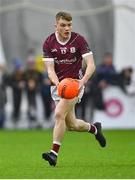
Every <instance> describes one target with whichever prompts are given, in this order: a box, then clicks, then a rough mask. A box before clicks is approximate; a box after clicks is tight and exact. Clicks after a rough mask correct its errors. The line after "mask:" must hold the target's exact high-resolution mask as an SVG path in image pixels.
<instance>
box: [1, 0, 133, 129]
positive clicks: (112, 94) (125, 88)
mask: <svg viewBox="0 0 135 180" xmlns="http://www.w3.org/2000/svg"><path fill="white" fill-rule="evenodd" d="M61 10H66V11H69V12H71V14H72V15H73V31H76V32H78V33H80V34H82V35H84V37H85V38H86V39H87V41H88V43H89V45H90V47H91V49H92V51H93V53H94V59H95V63H96V66H97V69H96V72H95V74H94V76H93V78H92V79H91V80H90V81H89V82H88V84H87V86H86V89H85V94H84V97H83V99H82V102H81V103H80V104H78V105H77V108H76V113H77V117H80V118H84V119H85V120H86V121H87V122H94V121H100V122H102V123H103V127H104V128H106V129H112V128H114V129H120V128H124V129H125V128H135V73H134V71H135V1H134V0H128V1H127V0H83V1H82V0H72V1H66V0H57V1H56V0H0V128H11V129H12V128H52V127H53V125H54V118H53V111H54V108H55V106H54V103H53V101H52V99H51V97H50V91H49V87H50V81H49V79H48V76H47V74H46V71H45V67H44V64H43V62H42V44H43V42H44V40H45V39H46V37H47V36H48V35H49V34H50V33H53V32H54V23H55V14H56V13H57V12H58V11H61Z"/></svg>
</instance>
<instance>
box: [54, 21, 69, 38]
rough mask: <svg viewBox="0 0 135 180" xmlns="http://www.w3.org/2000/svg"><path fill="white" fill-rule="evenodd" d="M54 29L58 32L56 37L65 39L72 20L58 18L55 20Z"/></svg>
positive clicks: (67, 36)
mask: <svg viewBox="0 0 135 180" xmlns="http://www.w3.org/2000/svg"><path fill="white" fill-rule="evenodd" d="M56 31H57V32H58V37H59V39H60V40H61V41H66V40H67V39H68V38H69V37H70V34H71V31H72V21H67V20H64V19H59V20H58V21H57V22H56Z"/></svg>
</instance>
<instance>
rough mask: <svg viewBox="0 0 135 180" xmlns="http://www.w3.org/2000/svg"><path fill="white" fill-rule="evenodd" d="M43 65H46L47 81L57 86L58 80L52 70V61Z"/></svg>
mask: <svg viewBox="0 0 135 180" xmlns="http://www.w3.org/2000/svg"><path fill="white" fill-rule="evenodd" d="M45 64H46V68H47V72H48V76H49V79H50V80H51V82H52V83H53V84H54V85H56V86H57V85H58V84H59V79H58V77H57V75H56V73H55V70H54V61H46V62H45Z"/></svg>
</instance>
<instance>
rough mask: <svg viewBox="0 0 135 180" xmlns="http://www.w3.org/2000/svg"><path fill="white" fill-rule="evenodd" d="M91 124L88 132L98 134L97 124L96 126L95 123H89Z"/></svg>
mask: <svg viewBox="0 0 135 180" xmlns="http://www.w3.org/2000/svg"><path fill="white" fill-rule="evenodd" d="M89 125H90V126H89V130H88V132H90V133H92V134H95V135H96V134H97V128H96V126H94V125H93V124H89Z"/></svg>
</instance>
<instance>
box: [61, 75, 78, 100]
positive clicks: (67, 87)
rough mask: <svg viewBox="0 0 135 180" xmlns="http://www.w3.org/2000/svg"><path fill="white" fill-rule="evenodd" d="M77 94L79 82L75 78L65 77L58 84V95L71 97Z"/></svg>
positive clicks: (66, 97)
mask: <svg viewBox="0 0 135 180" xmlns="http://www.w3.org/2000/svg"><path fill="white" fill-rule="evenodd" d="M78 94H79V82H78V81H77V80H76V79H72V78H65V79H63V80H62V81H61V82H60V83H59V85H58V95H59V96H60V97H62V98H65V99H73V98H74V97H76V96H78Z"/></svg>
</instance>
